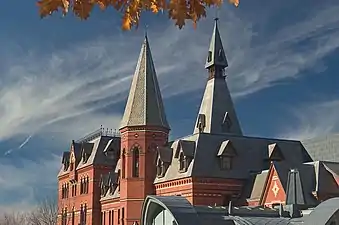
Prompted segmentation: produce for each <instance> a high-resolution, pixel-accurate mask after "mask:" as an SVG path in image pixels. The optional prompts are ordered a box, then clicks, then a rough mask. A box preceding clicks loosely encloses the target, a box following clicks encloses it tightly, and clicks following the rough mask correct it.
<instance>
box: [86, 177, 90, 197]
mask: <svg viewBox="0 0 339 225" xmlns="http://www.w3.org/2000/svg"><path fill="white" fill-rule="evenodd" d="M88 189H89V177H87V178H86V194H88Z"/></svg>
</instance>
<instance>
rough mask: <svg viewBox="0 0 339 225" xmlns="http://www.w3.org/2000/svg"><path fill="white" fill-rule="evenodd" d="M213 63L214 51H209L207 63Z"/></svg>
mask: <svg viewBox="0 0 339 225" xmlns="http://www.w3.org/2000/svg"><path fill="white" fill-rule="evenodd" d="M211 61H212V51H208V56H207V62H211Z"/></svg>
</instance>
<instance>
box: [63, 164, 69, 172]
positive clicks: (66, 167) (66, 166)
mask: <svg viewBox="0 0 339 225" xmlns="http://www.w3.org/2000/svg"><path fill="white" fill-rule="evenodd" d="M68 167H69V162H65V163H64V171H66V170H67V169H68Z"/></svg>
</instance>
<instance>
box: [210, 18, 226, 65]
mask: <svg viewBox="0 0 339 225" xmlns="http://www.w3.org/2000/svg"><path fill="white" fill-rule="evenodd" d="M211 66H221V67H222V68H226V67H227V66H228V62H227V58H226V55H225V51H224V48H223V46H222V41H221V37H220V33H219V29H218V18H216V19H215V22H214V29H213V34H212V38H211V42H210V48H209V50H208V56H207V59H206V64H205V68H206V69H207V68H209V67H211Z"/></svg>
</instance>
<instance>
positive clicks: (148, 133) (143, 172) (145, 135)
mask: <svg viewBox="0 0 339 225" xmlns="http://www.w3.org/2000/svg"><path fill="white" fill-rule="evenodd" d="M120 132H121V149H122V151H121V152H122V154H123V153H124V152H125V155H124V157H125V171H124V174H123V175H124V178H122V179H121V181H120V201H121V203H120V211H122V209H124V225H131V224H133V223H134V222H135V221H137V222H138V223H140V216H141V208H142V204H143V201H144V199H145V197H146V196H147V195H150V194H154V193H155V189H154V185H153V182H154V178H155V174H156V167H155V158H156V148H155V146H157V145H158V146H163V145H164V144H166V143H167V140H168V131H167V130H162V129H159V128H156V127H147V128H145V127H139V128H133V129H123V130H121V131H120ZM134 147H137V148H138V149H139V177H133V149H134ZM122 157H123V156H122ZM122 166H123V165H122Z"/></svg>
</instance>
